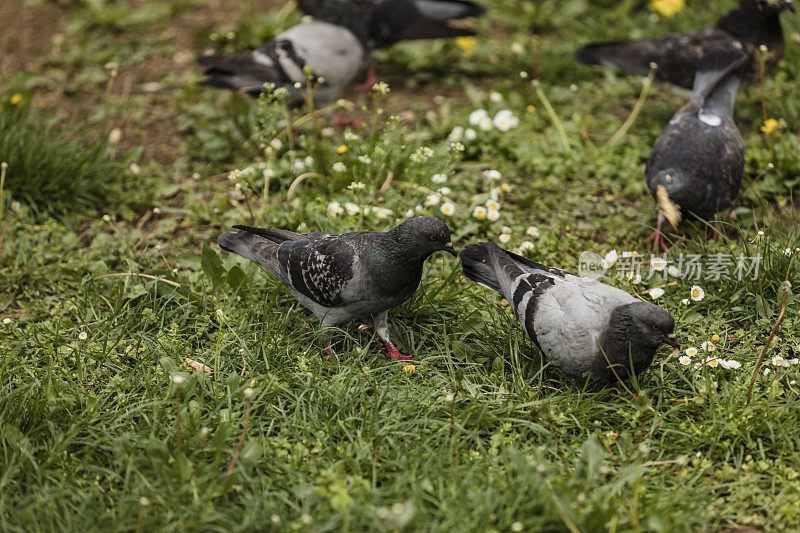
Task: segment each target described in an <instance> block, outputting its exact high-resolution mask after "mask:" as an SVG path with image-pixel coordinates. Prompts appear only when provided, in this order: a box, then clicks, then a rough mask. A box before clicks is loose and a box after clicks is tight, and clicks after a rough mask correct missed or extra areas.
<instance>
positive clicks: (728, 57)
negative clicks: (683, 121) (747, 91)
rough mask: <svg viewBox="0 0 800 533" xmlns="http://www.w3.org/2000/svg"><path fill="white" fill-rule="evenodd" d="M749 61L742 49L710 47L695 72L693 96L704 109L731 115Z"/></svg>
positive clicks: (723, 115)
mask: <svg viewBox="0 0 800 533" xmlns="http://www.w3.org/2000/svg"><path fill="white" fill-rule="evenodd" d="M746 63H747V56H746V55H745V54H744V53H743V52H742V51H741V50H738V49H716V50H709V51H708V52H706V53H705V54H704V55H703V59H702V60H701V62H700V67H699V68H698V69H697V73H696V74H695V78H694V86H693V87H692V97H693V98H696V99H698V100H699V101H700V102H701V105H702V107H703V110H704V111H706V112H708V113H712V114H716V115H720V116H722V117H726V118H727V117H731V116H732V115H733V106H734V103H735V102H736V92H737V91H738V90H739V83H740V82H741V80H742V76H743V75H744V70H745V64H746Z"/></svg>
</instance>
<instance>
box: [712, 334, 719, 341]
mask: <svg viewBox="0 0 800 533" xmlns="http://www.w3.org/2000/svg"><path fill="white" fill-rule="evenodd" d="M711 340H712V341H714V342H719V335H717V334H716V333H714V334H713V335H711Z"/></svg>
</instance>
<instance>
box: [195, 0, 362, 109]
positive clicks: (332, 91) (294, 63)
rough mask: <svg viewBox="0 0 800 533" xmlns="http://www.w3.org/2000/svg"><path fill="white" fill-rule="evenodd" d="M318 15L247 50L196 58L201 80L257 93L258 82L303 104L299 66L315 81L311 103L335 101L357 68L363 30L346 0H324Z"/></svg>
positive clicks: (302, 77) (291, 101)
mask: <svg viewBox="0 0 800 533" xmlns="http://www.w3.org/2000/svg"><path fill="white" fill-rule="evenodd" d="M322 14H323V15H324V17H323V19H324V20H313V21H311V22H308V23H304V24H299V25H297V26H294V27H292V28H289V29H288V30H286V31H284V32H283V33H281V34H280V35H278V36H277V37H275V38H274V39H272V40H271V41H269V42H268V43H266V44H264V45H263V46H262V47H260V48H258V49H256V50H253V51H252V52H250V53H249V54H233V55H212V56H204V57H201V58H199V59H198V60H197V61H198V63H199V64H201V65H203V66H204V67H205V75H206V79H205V80H204V81H203V83H204V84H205V85H210V86H213V87H220V88H224V89H232V90H234V91H239V92H244V93H248V94H250V95H252V96H258V95H259V94H260V93H261V92H262V91H263V90H264V84H265V83H270V84H273V85H274V86H275V87H276V88H280V87H283V88H284V89H286V90H287V91H289V98H288V104H289V105H290V106H293V107H297V106H300V105H302V104H303V102H304V98H303V95H302V94H301V93H300V92H299V91H298V90H297V89H296V88H295V85H296V84H298V83H299V84H302V86H303V87H305V85H306V73H305V72H304V69H305V68H306V67H309V68H310V69H311V71H312V73H313V78H312V81H314V82H317V83H319V87H318V88H317V90H316V91H315V92H314V103H315V105H324V104H328V103H331V102H333V101H335V100H336V99H337V98H338V97H339V94H340V93H341V91H342V89H344V87H345V86H346V85H347V84H349V83H350V82H351V81H352V79H353V77H355V75H356V74H357V73H358V71H359V70H360V69H361V66H362V65H363V63H364V61H365V59H366V57H367V50H368V44H367V35H366V33H365V30H364V25H363V22H362V21H361V15H360V14H359V13H358V12H357V11H356V10H355V9H354V8H353V7H352V6H351V4H350V3H349V0H328V2H327V3H326V5H325V7H324V9H323V10H322Z"/></svg>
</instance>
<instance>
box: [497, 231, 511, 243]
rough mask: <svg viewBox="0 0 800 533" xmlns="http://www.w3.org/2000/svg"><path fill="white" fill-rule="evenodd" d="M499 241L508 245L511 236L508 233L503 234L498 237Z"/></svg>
mask: <svg viewBox="0 0 800 533" xmlns="http://www.w3.org/2000/svg"><path fill="white" fill-rule="evenodd" d="M497 240H498V241H500V242H501V243H503V244H505V243H507V242H508V241H510V240H511V235H509V234H508V233H501V234H500V235H499V236H498V237H497Z"/></svg>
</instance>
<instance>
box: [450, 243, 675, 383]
mask: <svg viewBox="0 0 800 533" xmlns="http://www.w3.org/2000/svg"><path fill="white" fill-rule="evenodd" d="M460 256H461V265H462V269H463V272H464V275H465V276H467V277H468V278H469V279H471V280H473V281H475V282H477V283H479V284H481V285H483V286H484V287H487V288H489V289H492V290H494V291H497V292H499V293H500V294H502V295H503V297H504V298H505V299H506V300H507V301H508V302H509V304H510V306H511V308H512V309H513V310H514V314H515V315H516V317H517V320H518V321H519V323H520V324H521V325H522V328H523V330H524V331H525V333H526V334H527V335H528V337H530V338H531V340H533V342H534V344H536V346H537V347H538V348H539V350H540V351H541V352H542V354H543V355H544V358H545V360H546V361H547V362H548V363H550V364H551V365H553V366H555V367H556V368H558V369H560V370H562V371H563V372H565V373H566V374H568V375H570V376H573V377H576V378H579V379H592V380H597V381H599V382H602V383H613V382H615V381H619V380H623V379H626V378H627V377H630V376H631V375H633V374H638V373H640V372H642V371H643V370H644V369H645V368H647V367H648V366H649V365H650V362H651V361H652V360H653V356H654V355H655V352H656V349H657V348H658V347H659V346H660V345H661V344H668V345H670V346H673V347H676V348H677V347H678V343H677V341H676V338H675V334H674V333H673V331H674V329H675V321H674V320H673V318H672V315H670V314H669V312H667V311H666V310H665V309H662V308H661V307H658V306H657V305H654V304H651V303H648V302H643V301H641V300H637V299H636V298H634V297H633V296H631V295H630V294H628V293H627V292H625V291H623V290H620V289H617V288H615V287H611V286H609V285H605V284H603V283H600V282H599V281H597V280H593V279H589V278H583V277H578V276H574V275H572V274H569V273H567V272H565V271H563V270H559V269H557V268H550V267H546V266H544V265H540V264H539V263H535V262H533V261H530V260H528V259H525V258H524V257H521V256H519V255H516V254H513V253H511V252H509V251H507V250H503V249H502V248H500V247H499V246H497V244H495V243H494V242H492V241H488V242H484V243H480V244H469V245H467V246H466V247H464V250H463V251H462V252H461V254H460Z"/></svg>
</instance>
